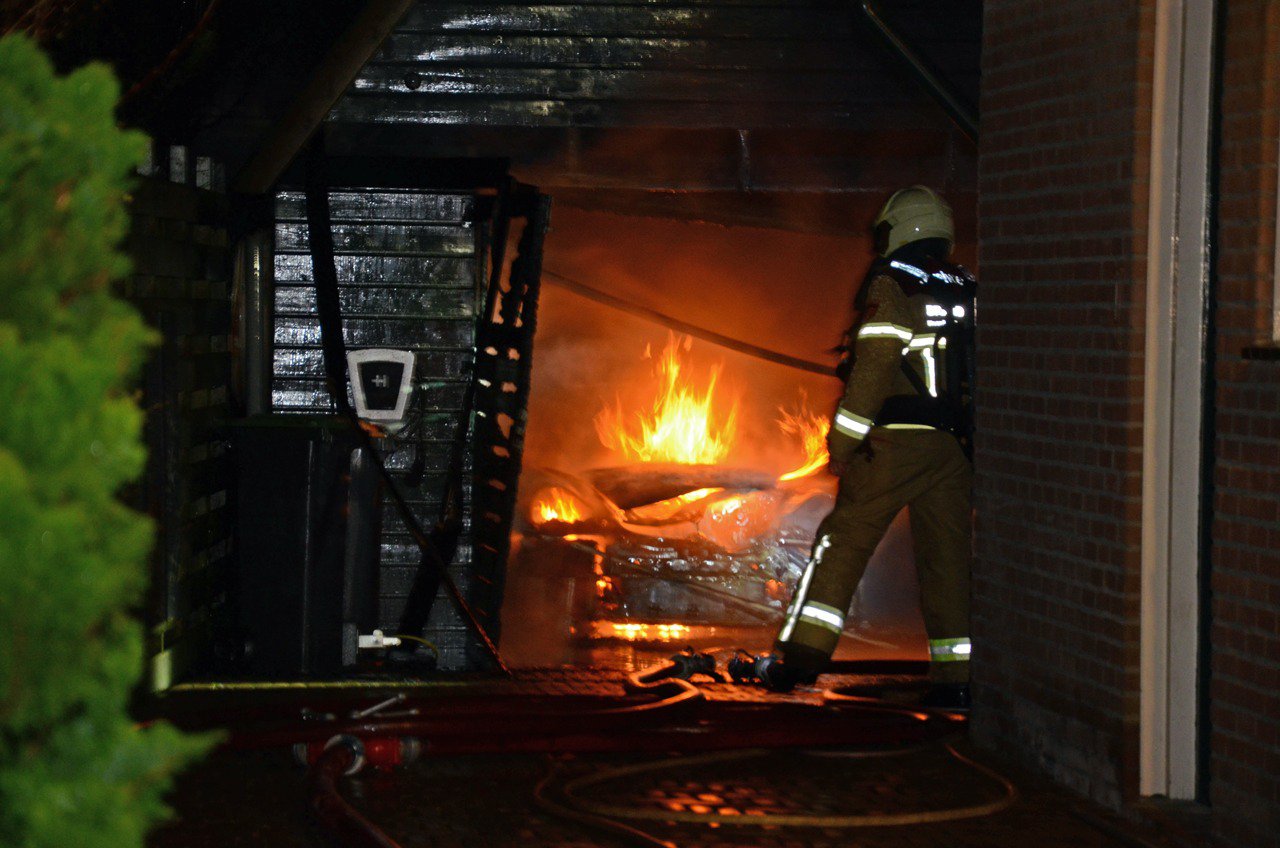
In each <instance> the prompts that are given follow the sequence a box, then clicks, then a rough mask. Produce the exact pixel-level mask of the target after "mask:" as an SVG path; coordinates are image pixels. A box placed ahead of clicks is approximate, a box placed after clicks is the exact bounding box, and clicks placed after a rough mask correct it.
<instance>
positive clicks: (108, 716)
mask: <svg viewBox="0 0 1280 848" xmlns="http://www.w3.org/2000/svg"><path fill="white" fill-rule="evenodd" d="M118 96H119V91H118V87H117V85H116V82H115V80H114V78H113V76H112V74H111V73H110V71H109V70H107V69H106V68H105V67H101V66H89V67H86V68H82V69H80V70H78V71H76V72H74V73H72V74H69V75H67V76H65V77H57V76H55V75H54V73H53V69H52V67H51V65H50V64H49V62H48V60H47V59H46V58H45V56H44V55H43V54H42V53H41V52H40V51H39V50H38V49H37V48H36V46H35V45H34V44H33V43H32V42H30V41H29V40H27V39H26V38H24V37H20V36H10V37H6V38H3V39H0V845H5V846H22V848H44V846H49V848H55V846H56V848H74V847H75V846H93V847H94V848H117V846H119V847H120V848H123V847H124V846H130V848H132V846H138V845H141V844H142V840H143V837H144V835H145V833H146V832H147V830H148V828H149V827H150V825H151V824H152V823H153V822H155V821H156V820H157V819H158V818H160V817H162V816H163V815H164V813H165V809H164V805H163V803H162V801H161V795H162V793H163V792H164V791H165V789H166V787H167V785H168V781H169V778H170V776H171V775H172V774H173V772H174V771H175V770H176V769H177V768H179V767H180V766H181V765H182V764H183V763H185V762H186V761H187V760H189V759H191V758H192V757H193V756H196V755H198V753H199V752H202V751H204V750H205V749H207V748H208V745H209V741H208V740H207V739H204V738H194V737H188V736H183V735H182V734H180V733H178V732H177V731H176V730H174V729H173V728H171V727H168V726H164V725H160V726H153V727H151V728H148V729H140V728H138V727H136V726H135V724H134V722H133V721H132V720H131V719H130V718H129V716H128V713H127V704H128V701H129V698H130V696H131V693H132V690H133V688H134V686H135V684H136V681H137V680H138V677H139V675H140V673H141V670H142V668H143V659H142V628H141V625H140V624H139V623H138V622H137V621H136V620H135V619H134V618H133V617H132V616H131V615H130V612H129V610H130V609H131V608H134V607H136V606H137V605H138V603H139V602H140V599H141V595H142V592H143V590H144V587H145V582H146V561H147V553H148V550H149V548H150V544H151V525H150V522H149V521H148V520H147V519H146V518H145V517H144V516H141V515H139V514H137V513H135V512H133V511H132V510H130V509H128V508H126V507H125V506H124V505H123V504H121V503H120V501H119V500H118V498H117V495H118V492H119V491H120V489H121V487H122V486H123V485H124V484H126V483H128V482H129V481H131V480H133V479H134V478H135V477H137V476H138V474H139V473H140V471H141V470H142V467H143V462H144V459H145V450H144V448H143V445H142V443H141V440H140V431H141V424H142V414H141V412H140V411H139V409H138V406H137V403H136V401H135V399H134V398H133V396H132V395H131V385H132V381H133V380H134V378H135V376H136V373H137V371H138V368H139V366H140V363H141V361H142V358H143V356H144V354H145V353H146V349H147V347H148V346H149V345H151V344H152V343H153V342H154V341H155V339H154V336H153V333H152V331H151V330H149V329H148V328H147V327H146V326H145V325H144V324H143V322H142V319H141V318H140V317H139V316H138V314H137V312H136V311H135V310H134V309H133V308H132V307H131V306H130V305H129V304H127V303H126V302H124V301H122V300H120V299H119V298H117V297H115V296H114V295H113V294H112V291H111V288H110V284H111V282H112V281H113V280H114V279H117V278H119V277H120V276H122V275H123V274H125V273H127V271H128V267H129V266H128V261H127V259H126V257H125V256H124V255H123V254H122V253H121V252H120V251H119V250H118V249H117V245H118V244H119V242H120V240H121V238H122V237H123V235H124V233H125V230H126V228H127V225H128V218H127V215H126V212H125V208H124V202H125V191H126V189H127V187H128V180H129V174H130V172H131V171H132V169H133V168H134V167H135V166H136V165H137V163H138V162H139V161H141V158H142V156H143V155H144V152H145V150H146V145H147V141H146V138H145V137H144V136H143V135H142V134H140V133H137V132H124V131H121V130H120V129H118V128H117V127H116V124H115V120H114V117H113V114H112V112H113V108H114V104H115V102H116V99H117V98H118Z"/></svg>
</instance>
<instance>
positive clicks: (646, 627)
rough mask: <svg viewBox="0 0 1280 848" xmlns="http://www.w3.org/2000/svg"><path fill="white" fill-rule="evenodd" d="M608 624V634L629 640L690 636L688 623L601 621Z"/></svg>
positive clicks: (671, 639) (672, 638) (657, 639)
mask: <svg viewBox="0 0 1280 848" xmlns="http://www.w3.org/2000/svg"><path fill="white" fill-rule="evenodd" d="M601 623H602V624H607V626H608V628H609V630H608V631H606V633H607V636H612V637H613V638H614V639H622V640H624V641H627V642H674V641H678V640H681V639H685V638H687V637H688V636H689V632H690V628H689V626H688V625H686V624H638V623H635V622H618V621H610V622H601Z"/></svg>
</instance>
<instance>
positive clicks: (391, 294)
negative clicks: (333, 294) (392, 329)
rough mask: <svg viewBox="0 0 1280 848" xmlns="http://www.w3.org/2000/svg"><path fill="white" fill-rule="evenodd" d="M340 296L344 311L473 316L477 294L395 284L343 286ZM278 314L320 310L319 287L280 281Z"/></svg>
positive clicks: (371, 314) (369, 314) (401, 315)
mask: <svg viewBox="0 0 1280 848" xmlns="http://www.w3.org/2000/svg"><path fill="white" fill-rule="evenodd" d="M338 299H339V302H340V303H341V304H342V311H343V313H344V314H360V315H364V316H366V317H371V318H372V317H387V318H401V319H403V318H411V317H415V316H421V317H423V318H452V319H459V318H467V319H470V318H473V317H474V315H475V294H474V292H472V291H470V290H467V289H432V288H413V289H402V288H399V287H395V286H342V287H340V288H339V289H338ZM275 312H276V314H277V315H292V316H304V315H315V314H316V291H315V288H314V287H312V286H285V285H278V286H276V290H275Z"/></svg>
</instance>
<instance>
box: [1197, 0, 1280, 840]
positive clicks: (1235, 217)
mask: <svg viewBox="0 0 1280 848" xmlns="http://www.w3.org/2000/svg"><path fill="white" fill-rule="evenodd" d="M1226 10H1227V16H1226V30H1225V39H1224V49H1225V51H1226V53H1225V55H1224V57H1223V69H1224V71H1223V88H1222V137H1221V169H1220V173H1219V189H1220V195H1219V197H1220V200H1219V204H1220V205H1219V208H1218V214H1219V229H1218V250H1219V259H1218V280H1217V292H1216V295H1217V297H1216V301H1217V302H1216V318H1217V345H1216V355H1217V361H1216V367H1215V370H1214V374H1215V378H1216V381H1217V386H1216V397H1215V400H1216V406H1217V414H1216V416H1215V421H1214V423H1215V426H1216V438H1217V464H1216V469H1215V474H1214V486H1215V492H1214V499H1213V508H1214V522H1213V547H1212V590H1213V601H1212V610H1213V620H1212V630H1211V664H1212V665H1211V667H1212V680H1211V694H1210V697H1211V708H1210V713H1211V717H1212V726H1213V731H1212V738H1211V741H1210V745H1211V757H1212V765H1211V768H1210V785H1209V799H1210V803H1211V805H1212V808H1213V813H1214V816H1213V818H1214V822H1215V829H1216V830H1217V832H1218V835H1219V836H1220V837H1222V838H1223V839H1224V841H1225V842H1226V843H1227V844H1230V845H1255V846H1272V848H1274V846H1280V494H1278V493H1280V361H1258V360H1250V359H1246V358H1245V357H1243V356H1242V351H1244V349H1245V348H1246V347H1248V346H1250V345H1253V344H1254V343H1255V342H1256V341H1257V340H1258V339H1260V338H1267V337H1269V336H1270V334H1271V326H1270V321H1271V316H1270V307H1271V298H1272V286H1273V285H1275V281H1274V280H1273V269H1274V264H1273V263H1274V257H1275V253H1274V251H1275V249H1276V244H1275V223H1276V208H1275V202H1276V153H1277V145H1278V144H1280V139H1277V123H1278V122H1280V4H1277V3H1275V2H1267V0H1231V2H1230V3H1228V4H1227V6H1226Z"/></svg>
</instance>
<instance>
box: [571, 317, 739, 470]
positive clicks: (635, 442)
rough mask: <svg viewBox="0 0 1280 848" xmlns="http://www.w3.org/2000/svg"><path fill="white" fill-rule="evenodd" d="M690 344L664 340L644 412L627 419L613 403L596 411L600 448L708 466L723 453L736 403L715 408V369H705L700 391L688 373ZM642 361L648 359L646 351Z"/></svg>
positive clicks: (733, 434) (732, 431) (732, 434)
mask: <svg viewBox="0 0 1280 848" xmlns="http://www.w3.org/2000/svg"><path fill="white" fill-rule="evenodd" d="M692 344H693V339H692V338H690V337H689V336H679V337H677V336H675V335H672V336H671V337H670V338H669V339H668V341H667V346H666V347H665V348H664V349H663V351H662V354H661V356H660V357H659V358H658V360H657V362H656V364H655V366H654V376H655V377H656V378H657V380H658V385H657V387H656V389H655V393H654V399H653V402H652V406H651V408H650V409H649V411H647V412H638V413H635V414H634V415H632V416H628V415H626V414H625V413H624V412H623V411H622V401H621V399H619V400H617V401H616V402H615V404H614V406H613V407H608V406H606V407H605V408H604V409H602V410H600V412H599V413H597V415H596V417H595V425H596V432H597V433H598V434H599V436H600V441H601V442H602V443H603V444H604V446H605V447H607V448H610V449H612V450H614V451H617V452H618V453H619V454H620V455H622V456H623V457H624V458H626V459H628V460H632V461H637V462H677V463H682V464H688V465H694V464H708V465H714V464H716V463H719V462H721V461H722V460H724V459H725V457H727V456H728V455H729V453H730V451H731V450H732V449H733V447H734V442H735V440H736V438H737V429H738V425H737V419H738V403H737V401H736V400H733V401H728V402H725V401H721V402H720V404H719V406H720V407H721V408H717V400H716V384H717V382H718V381H719V378H720V366H715V367H713V368H712V369H711V371H710V375H709V376H708V377H707V378H706V381H705V384H706V385H705V388H701V389H700V388H699V387H698V382H699V381H698V380H696V379H695V378H694V377H693V376H692V375H691V374H690V373H689V371H690V363H689V359H688V353H689V349H690V347H691V346H692ZM645 358H646V359H647V358H651V352H650V349H649V348H647V347H646V348H645Z"/></svg>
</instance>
